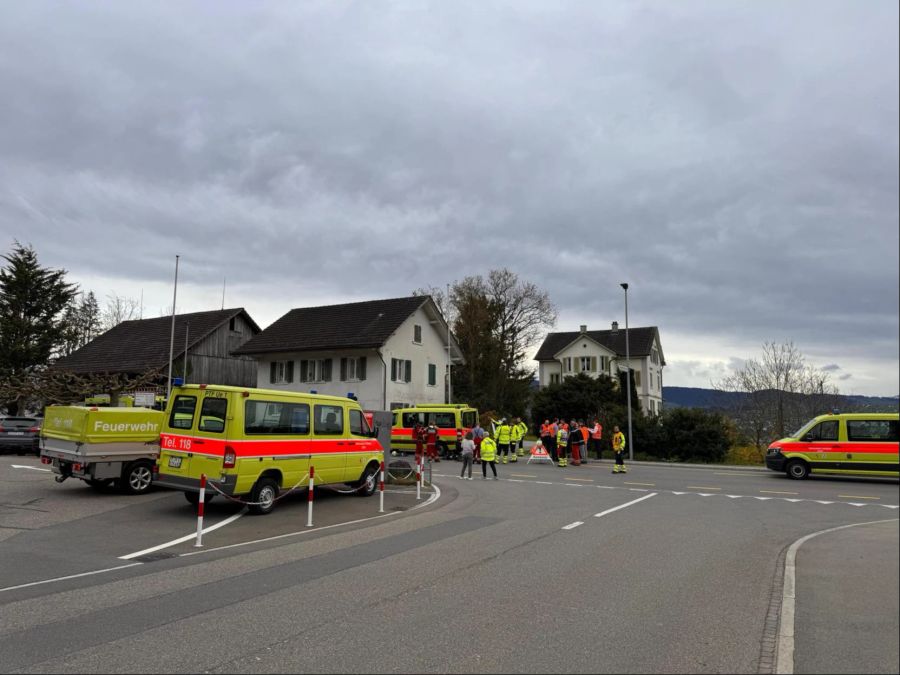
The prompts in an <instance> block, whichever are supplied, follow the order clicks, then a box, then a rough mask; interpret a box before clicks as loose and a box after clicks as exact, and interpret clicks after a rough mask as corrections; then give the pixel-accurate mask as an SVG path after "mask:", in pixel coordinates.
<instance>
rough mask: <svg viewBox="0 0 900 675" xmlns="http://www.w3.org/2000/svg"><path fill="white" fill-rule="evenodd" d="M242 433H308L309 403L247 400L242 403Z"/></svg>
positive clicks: (252, 434)
mask: <svg viewBox="0 0 900 675" xmlns="http://www.w3.org/2000/svg"><path fill="white" fill-rule="evenodd" d="M244 433H245V434H247V435H248V436H259V435H262V434H278V435H285V436H294V435H306V434H308V433H309V405H308V404H306V403H281V402H278V401H249V400H248V401H247V402H246V403H244Z"/></svg>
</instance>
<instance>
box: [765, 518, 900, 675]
mask: <svg viewBox="0 0 900 675" xmlns="http://www.w3.org/2000/svg"><path fill="white" fill-rule="evenodd" d="M895 522H897V521H896V520H875V521H873V522H870V523H853V524H852V525H841V526H840V527H832V528H829V529H827V530H821V531H819V532H813V533H812V534H808V535H806V536H805V537H800V539H798V540H797V541H795V542H794V543H793V544H791V547H790V548H789V549H788V552H787V555H786V556H785V560H784V586H783V587H782V590H781V617H780V618H779V621H778V640H777V646H776V649H775V659H776V660H775V672H776V673H784V674H786V675H790V674H791V673H793V672H794V610H795V605H796V600H797V595H796V592H797V583H796V577H797V566H796V565H797V550H798V549H799V548H800V547H801V546H802V545H803V544H804V543H805V542H807V541H809V540H810V539H812V538H813V537H818V536H819V535H820V534H827V533H829V532H837V531H838V530H844V529H847V528H848V527H858V526H859V525H877V524H879V523H895Z"/></svg>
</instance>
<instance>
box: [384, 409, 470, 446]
mask: <svg viewBox="0 0 900 675" xmlns="http://www.w3.org/2000/svg"><path fill="white" fill-rule="evenodd" d="M391 412H392V413H393V415H394V421H393V424H391V450H395V451H398V452H414V451H415V449H416V439H415V438H413V430H414V429H415V426H416V424H421V425H422V426H426V427H427V426H428V425H429V424H434V426H435V427H437V430H438V456H440V457H447V456H449V455H450V454H452V453H451V448H452V449H454V450H455V449H456V445H457V442H459V441H460V440H461V438H462V437H463V436H465V435H466V434H467V433H468V432H469V431H471V430H472V427H474V426H475V423H476V422H477V421H478V410H476V409H475V408H473V407H471V406H470V405H468V404H467V403H424V404H422V405H416V406H412V407H411V408H397V409H396V410H393V411H391Z"/></svg>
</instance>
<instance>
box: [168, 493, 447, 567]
mask: <svg viewBox="0 0 900 675" xmlns="http://www.w3.org/2000/svg"><path fill="white" fill-rule="evenodd" d="M432 485H433V487H434V492H433V493H432V495H431V497H429V498H428V499H427V500H426V501H424V502H422V503H421V504H416V505H415V506H413V507H412V508H411V509H409V510H408V511H406V512H405V513H409V511H415V510H416V509H419V508H422V507H423V506H428V505H429V504H431V503H433V502H435V501H437V500H438V499H440V497H441V489H440V488H439V487H438V486H437V485H434V484H432ZM401 513H404V512H403V511H392V512H391V513H382V514H380V515H377V516H370V517H369V518H359V519H358V520H350V521H347V522H346V523H334V524H333V525H323V526H322V527H312V528H309V529H307V530H299V531H297V532H287V533H285V534H278V535H275V536H274V537H265V538H263V539H253V540H251V541H242V542H239V543H237V544H228V545H227V546H217V547H215V548H206V549H203V550H202V551H190V552H188V553H182V554H180V555H179V556H178V557H179V558H187V557H189V556H192V555H200V554H201V553H212V552H213V551H224V550H225V549H229V548H240V547H241V546H249V545H250V544H260V543H263V542H267V541H276V540H278V539H287V538H288V537H296V536H297V535H300V534H306V533H307V532H319V531H321V530H330V529H332V528H334V527H342V526H343V525H355V524H356V523H364V522H366V521H367V520H376V519H378V518H387V517H389V516H397V515H400V514H401Z"/></svg>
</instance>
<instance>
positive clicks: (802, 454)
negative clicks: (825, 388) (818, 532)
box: [766, 413, 900, 480]
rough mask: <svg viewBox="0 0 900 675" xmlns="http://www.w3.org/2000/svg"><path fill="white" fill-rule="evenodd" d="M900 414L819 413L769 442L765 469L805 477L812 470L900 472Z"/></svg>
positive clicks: (870, 473)
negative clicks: (795, 430)
mask: <svg viewBox="0 0 900 675" xmlns="http://www.w3.org/2000/svg"><path fill="white" fill-rule="evenodd" d="M898 417H900V415H898V414H897V413H844V414H833V415H819V416H818V417H816V418H814V419H812V420H810V421H809V422H807V423H806V424H804V425H803V426H802V427H801V428H800V430H799V431H797V432H796V433H794V434H792V435H791V436H790V437H788V438H782V439H781V440H778V441H775V442H774V443H772V444H771V445H770V446H769V449H768V451H767V452H766V467H767V468H769V469H772V470H773V471H784V472H785V473H787V475H788V476H789V477H791V478H795V479H798V480H800V479H803V478H806V477H807V476H809V474H810V472H812V473H824V474H834V475H856V476H893V477H897V476H900V461H898V450H900V443H898V441H900V436H898V428H897V422H898Z"/></svg>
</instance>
